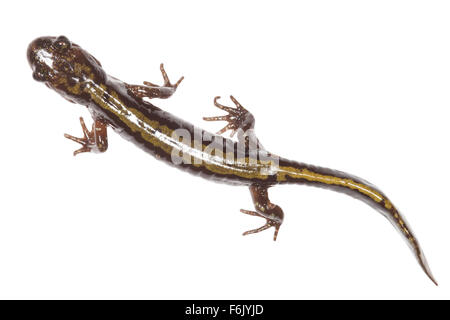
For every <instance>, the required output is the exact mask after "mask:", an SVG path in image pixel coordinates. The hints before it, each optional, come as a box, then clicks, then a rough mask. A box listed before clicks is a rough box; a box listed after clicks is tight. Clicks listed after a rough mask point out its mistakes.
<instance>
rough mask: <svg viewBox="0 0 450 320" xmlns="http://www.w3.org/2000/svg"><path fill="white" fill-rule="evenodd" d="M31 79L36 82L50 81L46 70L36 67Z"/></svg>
mask: <svg viewBox="0 0 450 320" xmlns="http://www.w3.org/2000/svg"><path fill="white" fill-rule="evenodd" d="M33 79H34V80H36V81H41V82H42V81H49V80H50V74H49V72H48V70H47V68H43V67H39V66H38V67H36V69H35V70H34V72H33Z"/></svg>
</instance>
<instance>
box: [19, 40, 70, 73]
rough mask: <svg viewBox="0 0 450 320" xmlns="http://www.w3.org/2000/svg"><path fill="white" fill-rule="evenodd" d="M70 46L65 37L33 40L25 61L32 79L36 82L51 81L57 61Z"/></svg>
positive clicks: (62, 57)
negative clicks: (28, 65) (30, 71)
mask: <svg viewBox="0 0 450 320" xmlns="http://www.w3.org/2000/svg"><path fill="white" fill-rule="evenodd" d="M71 46H72V44H71V42H70V41H69V39H67V38H66V37H65V36H59V37H39V38H37V39H35V40H33V41H32V42H31V43H30V44H29V46H28V50H27V59H28V63H29V64H30V67H31V68H32V69H33V78H34V79H35V80H37V81H51V80H52V79H53V77H54V75H55V72H54V71H55V69H57V64H58V62H59V61H61V60H64V59H65V54H66V53H67V52H68V50H69V49H70V48H71Z"/></svg>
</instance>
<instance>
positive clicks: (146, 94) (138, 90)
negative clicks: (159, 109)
mask: <svg viewBox="0 0 450 320" xmlns="http://www.w3.org/2000/svg"><path fill="white" fill-rule="evenodd" d="M160 70H161V73H162V76H163V78H164V84H163V85H162V86H158V85H156V84H153V83H151V82H148V81H144V85H143V86H139V85H132V84H127V89H128V90H129V91H130V92H131V94H132V95H133V96H135V97H137V98H139V99H142V98H149V99H153V98H160V99H167V98H169V97H170V96H171V95H173V94H174V93H175V91H176V90H177V88H178V85H179V84H180V83H181V81H183V79H184V77H181V78H180V80H178V81H177V82H176V83H175V84H172V83H170V80H169V77H168V76H167V73H166V71H165V70H164V65H163V64H162V63H161V65H160Z"/></svg>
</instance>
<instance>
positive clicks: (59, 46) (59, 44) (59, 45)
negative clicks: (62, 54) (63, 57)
mask: <svg viewBox="0 0 450 320" xmlns="http://www.w3.org/2000/svg"><path fill="white" fill-rule="evenodd" d="M70 46H71V43H70V41H69V39H67V38H66V37H65V36H59V37H58V38H56V40H55V42H54V43H53V47H54V48H55V49H56V50H59V51H65V50H67V49H69V48H70Z"/></svg>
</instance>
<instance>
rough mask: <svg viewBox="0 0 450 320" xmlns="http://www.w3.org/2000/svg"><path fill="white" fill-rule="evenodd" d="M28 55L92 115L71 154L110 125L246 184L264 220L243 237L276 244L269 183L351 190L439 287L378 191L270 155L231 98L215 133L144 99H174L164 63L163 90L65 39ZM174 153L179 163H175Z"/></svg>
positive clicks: (98, 139)
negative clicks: (109, 67) (263, 236)
mask: <svg viewBox="0 0 450 320" xmlns="http://www.w3.org/2000/svg"><path fill="white" fill-rule="evenodd" d="M27 57H28V62H29V64H30V66H31V68H32V70H33V78H34V79H35V80H37V81H40V82H44V83H45V84H46V85H47V86H48V87H49V88H51V89H53V90H55V91H56V92H58V93H59V94H60V95H62V96H63V97H64V98H66V99H67V100H69V101H70V102H73V103H78V104H81V105H84V106H86V107H87V108H88V109H89V111H90V113H91V115H92V118H93V120H94V123H93V125H92V129H91V130H89V129H88V128H87V127H86V125H85V123H84V121H83V119H82V118H80V122H81V127H82V131H83V137H82V138H76V137H74V136H71V135H68V134H65V137H66V138H68V139H70V140H73V141H75V142H77V143H79V144H81V148H80V149H78V150H76V151H75V152H74V155H77V154H79V153H83V152H105V151H106V150H107V148H108V137H107V127H111V128H113V129H114V130H115V131H116V132H118V133H119V134H120V135H121V136H123V137H124V138H125V139H127V140H128V141H132V142H133V143H134V144H136V145H137V146H138V147H140V148H141V149H143V150H144V151H146V152H148V153H150V154H151V155H153V156H154V157H156V158H157V159H159V160H163V161H165V162H166V163H168V164H170V165H172V166H175V167H177V168H179V169H182V170H184V171H187V172H189V173H192V174H195V175H198V176H201V177H202V178H206V179H209V180H213V181H217V182H224V183H228V184H231V185H245V186H248V187H249V188H250V192H251V195H252V199H253V203H254V205H255V210H256V211H248V210H241V212H243V213H246V214H250V215H254V216H259V217H262V218H264V219H266V224H265V225H263V226H262V227H260V228H257V229H254V230H250V231H247V232H245V233H244V235H247V234H251V233H257V232H260V231H263V230H266V229H268V228H271V227H274V228H275V234H274V240H276V238H277V235H278V231H279V229H280V226H281V224H282V222H283V217H284V214H283V210H282V209H281V208H280V207H279V206H277V205H275V204H273V203H272V202H270V200H269V197H268V189H269V188H270V187H271V186H274V185H277V184H286V183H294V184H305V185H310V186H316V187H322V188H326V189H331V190H334V191H337V192H341V193H346V194H348V195H350V196H352V197H355V198H357V199H359V200H362V201H364V202H366V203H367V204H369V205H370V206H371V207H373V208H375V209H376V210H377V211H379V212H381V213H382V214H383V215H384V216H385V217H386V218H387V219H388V220H389V221H390V222H391V223H392V224H393V225H394V226H395V227H396V229H397V230H398V231H399V232H400V233H401V235H402V236H403V237H404V238H405V239H406V241H407V243H408V245H409V247H410V248H411V249H412V251H413V253H414V255H415V257H416V258H417V260H418V262H419V264H420V265H421V267H422V269H423V270H424V271H425V273H426V274H427V275H428V277H429V278H430V279H431V280H432V281H433V282H434V283H435V284H437V283H436V281H435V280H434V278H433V276H432V274H431V271H430V269H429V267H428V264H427V262H426V259H425V256H424V254H423V252H422V250H421V248H420V246H419V242H418V241H417V239H416V237H415V236H414V235H413V233H412V231H411V228H410V227H409V226H408V225H407V223H406V221H405V220H404V218H403V217H402V216H401V215H400V213H399V211H398V210H397V209H396V208H395V207H394V205H393V204H392V203H391V201H390V200H389V199H388V198H387V197H386V196H385V195H384V194H383V193H382V192H381V191H380V190H379V189H378V188H376V187H375V186H373V185H371V184H370V183H368V182H366V181H364V180H362V179H360V178H358V177H355V176H352V175H349V174H347V173H344V172H340V171H336V170H332V169H327V168H322V167H317V166H312V165H308V164H305V163H300V162H296V161H292V160H288V159H285V158H279V157H276V156H275V155H273V154H271V153H270V152H268V151H266V150H265V149H264V148H263V147H262V145H261V144H260V143H259V141H258V139H257V137H256V135H255V132H254V125H255V119H254V117H253V115H252V114H251V113H250V112H249V111H247V110H246V109H245V108H244V107H243V106H242V105H241V104H240V103H239V102H238V101H237V100H236V99H235V98H234V97H233V96H231V100H232V101H233V103H234V104H235V105H236V107H235V108H231V107H227V106H224V105H222V104H220V103H219V102H218V99H219V97H216V98H215V99H214V104H215V106H216V107H217V108H219V109H221V110H223V111H225V112H227V115H224V116H217V117H205V118H204V119H205V120H207V121H226V122H227V125H226V126H225V127H224V128H223V129H221V130H220V131H219V132H218V133H217V134H212V133H209V132H207V131H204V130H202V129H200V128H197V127H195V126H193V125H192V124H190V123H188V122H186V121H184V120H182V119H180V118H177V117H176V116H174V115H172V114H170V113H168V112H166V111H163V110H161V109H160V108H158V107H156V106H154V105H153V104H151V103H149V102H148V101H145V100H144V99H145V98H148V99H152V98H161V99H166V98H169V97H170V96H171V95H172V94H173V93H174V92H175V91H176V89H177V87H178V85H179V84H180V83H181V81H182V80H183V78H181V79H179V80H178V81H177V82H176V83H175V84H172V83H171V82H170V81H169V78H168V76H167V74H166V72H165V70H164V68H163V65H162V64H161V72H162V75H163V78H164V84H163V85H162V86H158V85H155V84H152V83H150V82H144V85H130V84H127V83H125V82H122V81H120V80H118V79H116V78H114V77H112V76H109V75H107V74H106V73H105V71H104V70H103V68H102V66H101V64H100V62H99V61H98V60H97V59H95V58H94V57H93V56H92V55H90V54H89V53H88V52H87V51H85V50H83V49H82V48H81V47H80V46H78V45H77V44H75V43H72V42H70V41H69V40H68V39H67V38H66V37H64V36H60V37H41V38H37V39H35V40H34V41H33V42H31V44H30V45H29V47H28V51H27ZM227 130H231V132H232V133H231V136H233V135H234V134H235V133H238V134H237V138H238V142H234V141H233V140H231V139H227V138H224V137H222V136H220V134H222V133H224V132H225V131H227ZM212 144H214V145H216V148H215V149H214V148H212V149H211V145H212ZM217 145H218V147H217ZM174 155H178V158H176V157H175V158H176V159H178V160H180V161H178V162H177V161H174ZM181 159H184V161H181ZM268 159H269V160H268ZM273 159H276V160H277V163H276V165H275V164H274V162H273V161H270V160H273Z"/></svg>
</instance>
